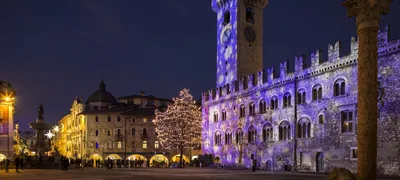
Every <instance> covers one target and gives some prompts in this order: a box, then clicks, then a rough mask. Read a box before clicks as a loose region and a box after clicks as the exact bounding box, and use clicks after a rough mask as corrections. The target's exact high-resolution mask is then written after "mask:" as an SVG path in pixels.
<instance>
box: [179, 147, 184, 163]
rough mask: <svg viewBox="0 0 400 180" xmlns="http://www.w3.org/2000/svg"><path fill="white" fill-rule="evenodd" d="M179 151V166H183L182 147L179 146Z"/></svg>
mask: <svg viewBox="0 0 400 180" xmlns="http://www.w3.org/2000/svg"><path fill="white" fill-rule="evenodd" d="M179 149H180V151H181V156H180V160H179V164H180V168H183V167H184V166H183V147H181V148H179Z"/></svg>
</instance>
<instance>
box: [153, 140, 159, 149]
mask: <svg viewBox="0 0 400 180" xmlns="http://www.w3.org/2000/svg"><path fill="white" fill-rule="evenodd" d="M158 146H159V145H158V141H154V148H155V149H157V148H158Z"/></svg>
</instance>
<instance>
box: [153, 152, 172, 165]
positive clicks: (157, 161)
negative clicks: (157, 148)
mask: <svg viewBox="0 0 400 180" xmlns="http://www.w3.org/2000/svg"><path fill="white" fill-rule="evenodd" d="M164 164H166V165H167V166H168V164H169V161H168V158H167V157H165V156H164V155H162V154H156V155H154V156H153V157H151V158H150V166H151V167H153V166H157V165H164Z"/></svg>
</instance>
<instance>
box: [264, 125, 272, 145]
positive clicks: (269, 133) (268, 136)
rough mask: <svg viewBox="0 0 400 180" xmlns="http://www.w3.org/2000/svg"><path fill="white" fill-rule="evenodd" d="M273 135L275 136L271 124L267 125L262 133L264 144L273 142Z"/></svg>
mask: <svg viewBox="0 0 400 180" xmlns="http://www.w3.org/2000/svg"><path fill="white" fill-rule="evenodd" d="M272 134H273V129H272V125H271V124H270V123H267V124H265V125H264V127H263V131H262V138H263V142H271V141H273V136H272Z"/></svg>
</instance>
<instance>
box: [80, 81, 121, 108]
mask: <svg viewBox="0 0 400 180" xmlns="http://www.w3.org/2000/svg"><path fill="white" fill-rule="evenodd" d="M91 102H102V103H110V104H117V100H116V99H115V97H114V96H113V95H112V94H111V93H109V92H108V91H106V84H104V82H103V80H101V83H100V89H99V90H97V91H96V92H94V93H93V94H92V95H90V96H89V98H88V100H87V101H86V104H88V103H91Z"/></svg>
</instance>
